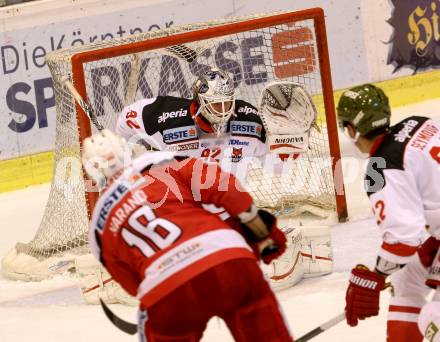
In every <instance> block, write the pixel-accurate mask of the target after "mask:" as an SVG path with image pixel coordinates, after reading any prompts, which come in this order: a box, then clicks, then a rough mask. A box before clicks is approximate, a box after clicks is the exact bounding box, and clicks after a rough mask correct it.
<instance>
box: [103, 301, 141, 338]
mask: <svg viewBox="0 0 440 342" xmlns="http://www.w3.org/2000/svg"><path fill="white" fill-rule="evenodd" d="M99 301H100V302H101V307H102V309H103V310H104V313H105V315H106V316H107V318H108V319H109V320H110V322H112V323H113V325H114V326H116V327H117V328H118V329H119V330H122V331H123V332H125V333H127V334H130V335H135V334H136V333H137V331H138V326H137V324H134V323H130V322H127V321H124V320H123V319H122V318H119V317H118V316H116V315H115V314H114V313H113V311H111V310H110V308H109V307H108V306H107V305H106V304H105V303H104V301H103V300H102V299H101V298H99Z"/></svg>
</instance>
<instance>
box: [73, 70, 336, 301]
mask: <svg viewBox="0 0 440 342" xmlns="http://www.w3.org/2000/svg"><path fill="white" fill-rule="evenodd" d="M192 91H193V98H192V99H185V98H178V97H173V96H158V97H156V98H148V99H142V100H140V101H137V102H135V103H133V104H131V105H129V106H127V107H125V108H124V109H123V111H122V112H121V114H120V116H119V118H118V122H117V125H116V128H115V131H116V133H117V134H118V135H120V136H122V137H123V138H124V139H125V140H126V141H128V143H129V145H130V146H134V147H135V148H134V150H136V153H139V150H140V149H139V146H143V148H146V149H153V150H160V151H173V152H176V153H177V154H178V155H181V156H191V157H198V158H203V159H204V160H206V161H210V162H218V163H219V164H220V166H221V167H222V168H223V169H224V170H226V171H230V172H232V173H234V174H235V175H236V176H237V178H238V179H239V180H240V181H241V182H243V183H245V176H246V174H247V170H248V166H249V165H250V164H252V163H256V164H258V165H260V166H261V165H262V166H263V167H264V168H265V169H270V170H271V171H272V172H275V173H282V172H283V171H284V170H285V169H286V167H285V166H286V165H287V164H288V163H295V162H296V159H297V158H298V157H299V156H300V155H301V153H305V152H307V151H308V138H309V135H310V130H311V129H315V128H314V123H315V120H316V115H317V114H316V109H315V106H314V104H313V102H312V99H311V97H310V95H309V94H308V93H307V91H306V90H305V89H304V88H303V87H302V86H301V85H299V84H297V83H293V82H274V83H271V84H268V85H267V86H266V87H265V88H264V89H263V91H262V93H261V97H260V102H259V104H258V105H259V109H257V108H256V107H255V106H253V105H252V104H250V103H248V102H246V101H243V100H240V99H237V98H236V96H235V90H234V87H233V81H232V79H231V78H230V76H229V75H228V74H227V73H226V72H224V71H222V70H220V69H215V68H213V69H210V70H208V71H207V72H206V73H204V74H203V75H201V76H200V77H198V78H197V79H196V81H195V82H194V84H193V87H192ZM204 208H205V209H206V210H209V211H211V212H215V213H216V214H218V215H219V217H220V218H221V219H223V220H227V219H228V218H229V217H230V213H228V212H227V210H225V209H224V208H218V207H215V206H213V205H204ZM287 222H288V221H287ZM283 229H284V230H285V232H286V233H287V237H288V250H287V252H286V253H285V254H284V255H283V257H281V258H279V259H278V260H277V261H276V262H275V263H273V264H272V265H270V266H268V267H266V268H265V273H266V275H267V277H268V279H269V280H270V283H271V285H272V286H273V287H274V288H276V289H281V288H287V287H290V286H292V285H294V284H295V283H297V282H298V281H299V280H300V279H302V277H303V275H304V274H305V275H310V276H313V275H321V274H326V273H329V272H331V269H332V259H331V246H330V237H329V231H328V228H325V227H323V228H319V229H313V230H308V229H301V228H298V227H296V228H295V227H292V226H290V224H289V223H287V224H285V225H284V226H283ZM317 253H318V254H317ZM318 255H319V256H320V257H317V256H318ZM77 270H78V272H79V273H80V275H81V276H82V292H83V294H85V298H86V300H87V301H88V302H96V301H97V298H98V293H101V292H105V296H106V298H107V299H108V300H109V301H110V302H111V301H112V300H111V298H113V297H114V300H115V301H125V296H124V295H122V294H121V293H119V291H120V288H119V287H118V286H114V284H113V282H112V281H111V280H109V278H110V277H109V275H108V274H107V273H106V271H105V270H104V269H102V268H100V267H99V265H97V264H96V263H94V261H93V259H91V258H90V257H87V256H86V257H82V258H79V259H78V261H77ZM91 289H93V290H91ZM107 289H108V290H107ZM118 297H122V299H117V298H118Z"/></svg>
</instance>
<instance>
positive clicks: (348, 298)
mask: <svg viewBox="0 0 440 342" xmlns="http://www.w3.org/2000/svg"><path fill="white" fill-rule="evenodd" d="M385 288H386V285H385V277H383V276H381V275H379V274H378V273H375V272H373V271H370V270H369V269H368V267H366V266H364V265H357V266H356V267H355V268H353V269H352V270H351V275H350V280H349V285H348V288H347V292H346V295H345V303H346V306H345V316H346V319H347V324H348V325H350V326H352V327H354V326H356V325H357V324H358V320H359V319H365V318H367V317H371V316H377V315H378V314H379V298H380V291H382V290H383V289H385Z"/></svg>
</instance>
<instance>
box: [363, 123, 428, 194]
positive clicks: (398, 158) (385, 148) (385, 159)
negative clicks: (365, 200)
mask: <svg viewBox="0 0 440 342" xmlns="http://www.w3.org/2000/svg"><path fill="white" fill-rule="evenodd" d="M427 120H429V118H427V117H423V116H410V117H408V118H406V119H404V120H402V121H400V122H399V123H397V124H396V125H394V126H392V127H391V128H390V131H389V132H388V133H387V134H386V135H385V138H384V139H383V141H382V142H381V143H380V145H379V147H378V148H377V149H376V151H374V153H373V154H372V155H371V157H370V158H369V160H368V165H367V172H366V175H365V180H366V182H365V184H366V191H367V194H368V196H370V195H372V194H373V193H375V192H377V191H379V190H380V189H383V187H384V186H385V185H386V178H385V177H384V170H393V169H394V170H402V171H403V170H404V156H405V151H406V149H407V146H408V142H409V141H410V140H411V138H412V137H413V136H414V135H415V134H416V132H417V130H418V129H419V128H420V127H421V126H422V125H423V124H424V123H425V122H426V121H427ZM372 175H380V176H381V178H382V180H383V185H382V186H381V187H380V188H378V187H377V184H376V182H375V180H374V177H373V176H372ZM373 189H375V190H374V191H373Z"/></svg>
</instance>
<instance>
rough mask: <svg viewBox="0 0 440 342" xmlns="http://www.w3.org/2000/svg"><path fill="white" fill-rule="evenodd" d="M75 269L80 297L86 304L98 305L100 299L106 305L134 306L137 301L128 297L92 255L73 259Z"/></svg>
mask: <svg viewBox="0 0 440 342" xmlns="http://www.w3.org/2000/svg"><path fill="white" fill-rule="evenodd" d="M75 268H76V272H77V274H78V277H79V285H80V289H81V296H82V297H83V299H84V301H85V302H86V303H87V304H94V305H97V304H99V298H102V300H103V301H104V302H106V303H107V304H116V303H120V304H126V305H131V306H136V305H138V304H139V301H138V300H137V299H136V298H134V297H132V296H130V295H129V294H128V293H127V292H125V290H124V289H123V288H122V287H121V286H120V285H119V284H118V283H117V282H116V281H114V280H113V279H112V277H111V276H110V274H109V273H108V272H107V270H106V269H105V268H104V267H103V266H102V264H101V263H100V262H99V261H98V260H96V258H95V257H94V256H93V255H92V254H86V255H82V256H79V257H77V258H76V259H75Z"/></svg>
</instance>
